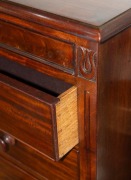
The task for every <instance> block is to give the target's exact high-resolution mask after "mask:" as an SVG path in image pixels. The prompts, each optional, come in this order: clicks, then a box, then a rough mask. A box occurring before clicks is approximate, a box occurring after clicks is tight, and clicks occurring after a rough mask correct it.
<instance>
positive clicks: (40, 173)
mask: <svg viewBox="0 0 131 180" xmlns="http://www.w3.org/2000/svg"><path fill="white" fill-rule="evenodd" d="M3 135H5V133H3V132H2V131H0V136H1V137H2V136H3ZM0 156H1V157H4V158H6V159H10V161H12V160H13V162H14V163H15V164H16V165H17V166H18V167H20V168H23V169H26V171H27V172H28V173H32V171H33V174H34V176H35V177H37V178H38V179H49V180H52V179H53V180H67V179H70V180H78V179H79V151H78V149H76V148H75V149H73V150H72V151H70V152H69V153H68V154H67V155H66V156H65V157H64V158H62V159H61V160H60V161H59V162H55V161H52V160H50V159H49V158H47V157H45V156H43V155H42V154H40V153H38V152H37V151H34V150H33V149H32V148H30V147H28V146H27V145H25V144H23V143H21V142H19V141H16V143H15V145H14V146H10V148H9V150H8V151H7V152H6V153H5V152H0ZM12 158H13V159H12ZM14 160H17V161H14ZM35 174H36V175H35ZM21 177H22V176H21Z"/></svg>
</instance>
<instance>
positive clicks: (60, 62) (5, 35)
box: [0, 21, 75, 70]
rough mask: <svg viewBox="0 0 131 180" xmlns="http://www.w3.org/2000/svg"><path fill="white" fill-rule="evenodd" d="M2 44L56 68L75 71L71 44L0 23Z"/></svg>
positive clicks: (0, 41)
mask: <svg viewBox="0 0 131 180" xmlns="http://www.w3.org/2000/svg"><path fill="white" fill-rule="evenodd" d="M43 29H44V27H43ZM14 32H15V33H14ZM0 43H1V44H5V45H7V46H9V48H10V49H11V50H12V51H17V53H23V54H24V55H25V56H31V58H35V60H38V61H41V62H43V63H49V64H50V65H53V66H54V67H55V68H58V69H62V68H64V69H68V70H74V63H75V62H74V45H73V44H72V43H70V42H65V41H62V40H60V39H56V38H53V37H48V36H44V35H41V34H38V33H35V32H31V31H29V30H27V29H24V28H20V27H18V26H15V25H11V24H9V23H6V22H2V21H0Z"/></svg>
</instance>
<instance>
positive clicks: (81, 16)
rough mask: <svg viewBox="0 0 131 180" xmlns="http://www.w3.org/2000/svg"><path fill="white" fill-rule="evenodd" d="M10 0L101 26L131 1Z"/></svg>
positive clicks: (126, 8) (124, 8) (130, 4)
mask: <svg viewBox="0 0 131 180" xmlns="http://www.w3.org/2000/svg"><path fill="white" fill-rule="evenodd" d="M11 1H12V2H16V3H19V4H23V5H25V6H29V7H32V8H36V9H40V10H43V11H46V12H51V13H54V14H57V15H60V16H64V17H68V18H70V19H74V20H78V21H80V22H84V23H88V24H91V25H94V26H101V25H102V24H105V23H106V22H108V21H110V20H111V19H113V18H115V17H116V16H118V15H119V14H122V13H123V12H125V11H126V10H128V9H130V8H131V2H130V1H129V0H124V1H122V0H115V1H114V0H111V1H110V3H107V2H104V1H102V0H100V1H97V0H88V1H87V0H81V1H79V0H75V1H73V0H66V1H61V0H54V1H48V0H33V2H32V1H27V0H11Z"/></svg>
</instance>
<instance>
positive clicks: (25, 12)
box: [0, 0, 131, 42]
mask: <svg viewBox="0 0 131 180" xmlns="http://www.w3.org/2000/svg"><path fill="white" fill-rule="evenodd" d="M117 1H118V4H119V3H120V4H119V5H121V4H122V6H121V7H124V9H125V10H124V9H123V10H122V9H121V8H118V9H119V10H118V11H117V10H116V7H119V6H118V4H117V6H116V7H115V10H116V11H115V10H114V11H109V14H108V15H109V17H108V20H106V21H104V22H103V23H102V24H99V22H98V25H96V26H94V25H93V23H91V22H88V21H87V22H86V23H85V22H83V21H82V20H81V21H78V20H77V18H76V17H74V18H66V17H65V16H61V15H57V13H56V14H54V13H49V12H47V11H41V10H39V9H36V8H30V7H28V6H22V5H20V4H15V3H12V2H11V3H9V2H8V1H6V0H2V1H1V2H0V11H1V12H3V13H5V15H3V13H2V14H1V18H2V19H3V18H5V17H3V16H6V21H7V19H8V21H9V19H10V18H12V17H8V18H7V16H8V15H11V16H14V17H19V18H20V19H25V20H28V21H30V22H35V23H37V24H39V25H44V26H47V27H51V28H53V29H54V28H55V29H57V30H60V31H62V32H63V31H65V32H67V33H69V34H74V35H76V34H77V36H79V37H84V38H87V39H91V40H93V41H98V42H99V41H101V42H102V41H105V40H107V39H108V38H110V37H111V36H113V35H115V34H117V33H119V32H120V31H122V30H123V29H126V27H128V26H129V24H131V8H130V7H131V3H130V2H129V1H128V0H127V1H126V3H125V1H124V2H123V3H122V1H121V0H117ZM7 2H8V3H7ZM22 2H23V1H21V3H22ZM41 2H43V1H41ZM53 2H54V1H53ZM97 2H98V4H97ZM31 3H32V2H31ZM80 3H81V1H80ZM85 3H87V4H88V1H85ZM113 3H114V4H115V3H116V0H115V1H113ZM37 4H38V3H37ZM48 4H49V2H48V3H47V5H48ZM96 4H97V5H98V6H95V5H96ZM107 4H108V5H109V3H106V4H105V3H103V2H102V3H99V1H96V2H95V4H92V6H93V7H92V8H91V9H90V10H89V11H84V10H85V9H86V7H88V6H85V7H84V9H82V13H83V12H85V16H86V15H87V14H88V13H89V14H90V15H91V16H90V15H89V17H91V18H92V17H93V16H94V17H95V18H96V20H97V17H99V13H98V9H99V7H100V6H102V7H101V8H100V11H101V13H102V16H101V17H100V19H98V20H103V18H104V17H105V16H106V15H107V11H108V10H107V11H106V12H104V13H103V9H104V7H106V5H107ZM75 5H76V3H75ZM124 5H125V6H124ZM57 6H58V4H57ZM79 7H81V5H80V6H79ZM111 7H112V10H113V7H114V6H113V5H112V4H111ZM53 9H54V7H53ZM68 9H70V6H69V7H68ZM62 12H65V11H62ZM72 12H73V13H79V12H80V11H79V10H78V11H75V8H74V9H73V10H72ZM92 12H93V14H92ZM113 12H115V14H114V13H113ZM73 13H71V14H73ZM58 14H59V13H58ZM67 14H68V11H67ZM108 15H107V16H108ZM89 17H88V16H87V19H89ZM125 19H126V21H125ZM17 21H18V19H17ZM13 23H14V22H13Z"/></svg>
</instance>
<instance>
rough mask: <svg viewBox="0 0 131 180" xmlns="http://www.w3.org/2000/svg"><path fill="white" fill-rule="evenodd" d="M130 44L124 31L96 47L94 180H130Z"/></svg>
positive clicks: (129, 36) (130, 32) (128, 33)
mask: <svg viewBox="0 0 131 180" xmlns="http://www.w3.org/2000/svg"><path fill="white" fill-rule="evenodd" d="M130 40H131V28H128V29H127V30H126V31H123V32H122V33H121V34H118V35H117V36H116V37H114V38H111V39H110V40H109V41H108V42H105V43H104V44H102V45H101V46H100V54H99V56H100V61H99V66H98V71H99V73H98V115H97V117H98V124H97V125H98V138H97V142H98V145H97V148H98V150H97V166H98V171H97V172H98V173H97V178H98V179H107V180H110V179H113V180H118V179H119V180H123V179H127V180H128V179H131V173H130V170H131V158H130V152H131V140H130V138H131V121H130V120H131V111H130V108H131V41H130ZM108 48H109V49H110V51H108Z"/></svg>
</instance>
